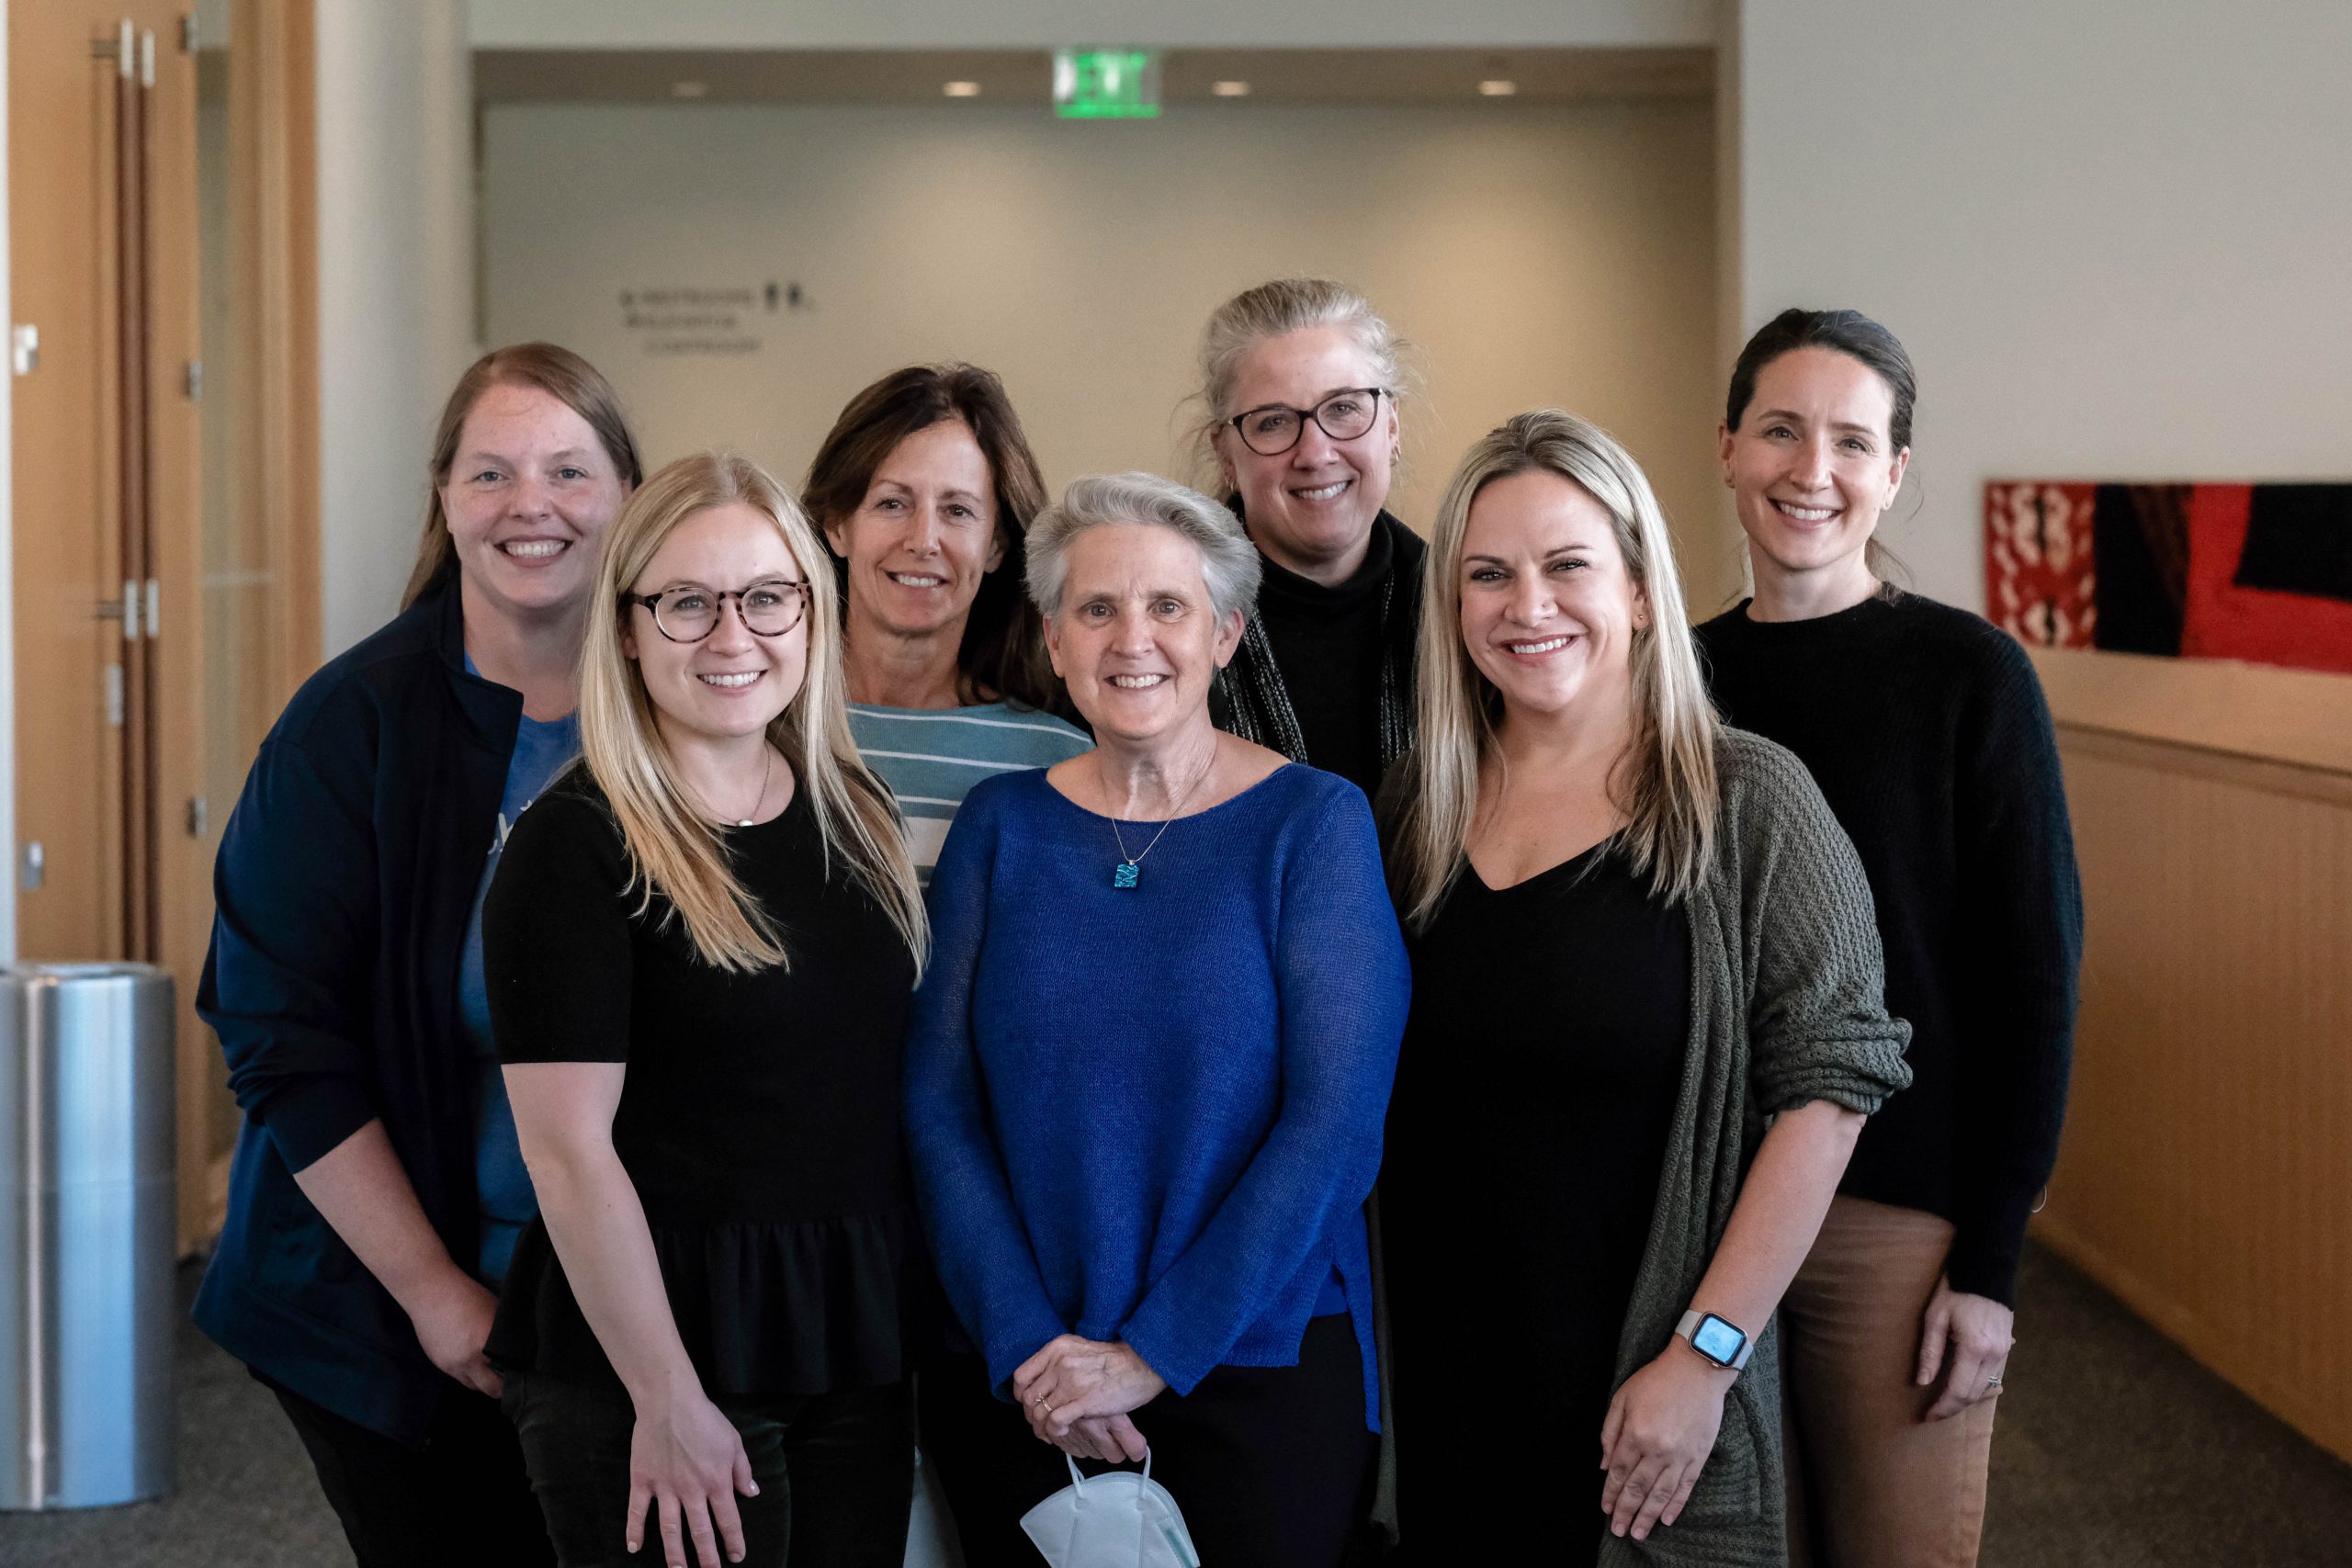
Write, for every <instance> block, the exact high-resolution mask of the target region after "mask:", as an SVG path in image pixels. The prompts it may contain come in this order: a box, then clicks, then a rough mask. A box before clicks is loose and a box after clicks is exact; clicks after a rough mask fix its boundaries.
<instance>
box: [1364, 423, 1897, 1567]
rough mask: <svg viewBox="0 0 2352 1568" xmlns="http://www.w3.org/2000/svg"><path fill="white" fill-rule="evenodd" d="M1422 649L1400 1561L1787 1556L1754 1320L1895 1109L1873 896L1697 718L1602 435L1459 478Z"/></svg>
mask: <svg viewBox="0 0 2352 1568" xmlns="http://www.w3.org/2000/svg"><path fill="white" fill-rule="evenodd" d="M1423 615H1424V617H1425V626H1426V629H1427V633H1428V635H1427V637H1426V639H1425V641H1424V645H1423V652H1422V662H1421V666H1420V676H1419V686H1418V691H1417V700H1418V705H1419V712H1418V715H1417V719H1418V728H1419V746H1418V748H1417V749H1416V750H1414V751H1413V752H1412V753H1410V754H1409V755H1408V758H1407V760H1406V761H1405V762H1404V763H1403V764H1401V766H1400V768H1399V770H1398V773H1397V776H1395V777H1393V778H1392V779H1391V781H1390V785H1389V789H1388V791H1387V792H1386V793H1385V799H1386V800H1387V801H1388V802H1390V803H1391V804H1392V806H1393V807H1394V809H1393V810H1392V811H1391V812H1390V813H1389V818H1388V824H1387V825H1388V828H1389V842H1390V859H1389V865H1390V874H1391V878H1392V883H1393V885H1394V888H1395V892H1396V894H1397V905H1398V908H1399V911H1400V912H1401V914H1402V915H1403V917H1404V923H1405V927H1406V932H1407V944H1408V950H1409V952H1410V954H1411V958H1412V966H1413V1001H1412V1010H1411V1014H1410V1020H1409V1021H1408V1025H1407V1030H1406V1036H1405V1043H1404V1048H1403V1055H1402V1057H1401V1060H1400V1064H1399V1067H1398V1077H1397V1093H1396V1097H1395V1099H1394V1100H1393V1101H1392V1105H1391V1110H1390V1114H1389V1122H1388V1155H1387V1159H1386V1163H1385V1165H1384V1166H1383V1168H1382V1175H1381V1194H1382V1209H1383V1214H1382V1219H1383V1226H1384V1234H1385V1241H1386V1249H1387V1250H1386V1258H1385V1263H1386V1269H1385V1273H1386V1279H1387V1281H1388V1301H1389V1305H1390V1309H1391V1325H1392V1326H1391V1333H1392V1346H1393V1350H1394V1358H1395V1359H1394V1366H1395V1379H1396V1384H1395V1390H1394V1398H1395V1402H1396V1404H1395V1410H1396V1433H1397V1481H1398V1490H1397V1512H1398V1523H1399V1525H1400V1527H1401V1530H1402V1541H1403V1545H1404V1548H1405V1550H1406V1551H1407V1552H1408V1553H1409V1554H1410V1555H1411V1558H1412V1559H1413V1560H1415V1561H1419V1562H1502V1561H1506V1560H1509V1559H1510V1558H1512V1557H1514V1556H1517V1555H1521V1551H1520V1548H1521V1547H1523V1543H1524V1542H1525V1541H1526V1540H1529V1539H1531V1538H1532V1532H1534V1531H1536V1530H1539V1529H1540V1530H1543V1531H1544V1532H1545V1533H1546V1534H1547V1535H1549V1536H1550V1537H1551V1538H1552V1539H1555V1540H1560V1541H1561V1542H1562V1545H1561V1548H1560V1551H1559V1552H1558V1554H1557V1556H1556V1557H1555V1558H1554V1559H1553V1560H1554V1561H1558V1562H1604V1563H1626V1562H1665V1563H1681V1562H1689V1563H1707V1564H1713V1565H1722V1564H1728V1563H1741V1564H1747V1563H1757V1564H1777V1563H1781V1562H1785V1561H1786V1549H1785V1546H1784V1544H1783V1539H1782V1527H1781V1480H1780V1476H1781V1453H1780V1433H1781V1425H1780V1410H1779V1398H1778V1393H1777V1381H1778V1375H1779V1374H1778V1367H1777V1364H1776V1356H1775V1351H1774V1343H1773V1338H1772V1334H1771V1327H1770V1325H1771V1321H1772V1312H1773V1308H1774V1306H1775V1305H1776V1304H1777V1303H1778V1302H1779V1301H1780V1298H1781V1292H1782V1291H1783V1290H1785V1289H1786V1288H1787V1286H1788V1282H1789V1279H1790V1276H1791V1275H1792V1274H1793V1273H1794V1272H1795V1271H1796V1268H1797V1265H1798V1263H1799V1262H1800V1261H1802V1260H1803V1258H1804V1254H1805V1249H1806V1248H1807V1247H1809V1246H1810V1245H1811V1243H1812V1241H1813V1237H1814V1234H1815V1231H1816V1230H1818V1229H1819V1228H1820V1224H1821V1218H1822V1214H1823V1213H1824V1212H1825V1211H1826V1209H1827V1207H1828V1205H1829V1200H1830V1197H1831V1195H1832V1193H1834V1192H1835V1191H1836V1190H1837V1186H1838V1175H1839V1173H1840V1172H1841V1171H1842V1170H1843V1169H1844V1168H1845V1165H1846V1159H1847V1156H1848V1155H1849V1153H1850V1152H1851V1151H1852V1149H1853V1145H1854V1137H1855V1134H1856V1133H1857V1132H1858V1131H1860V1127H1861V1124H1862V1120H1863V1118H1864V1117H1865V1116H1867V1115H1868V1114H1870V1113H1871V1111H1875V1110H1877V1108H1878V1106H1879V1104H1880V1102H1881V1101H1883V1100H1884V1099H1885V1098H1886V1097H1887V1096H1888V1095H1889V1094H1891V1093H1893V1092H1894V1090H1896V1089H1901V1088H1902V1087H1903V1086H1904V1085H1905V1083H1906V1082H1908V1081H1909V1077H1910V1074H1909V1072H1908V1070H1907V1069H1906V1068H1905V1066H1904V1063H1903V1047H1904V1043H1905V1038H1906V1036H1907V1033H1908V1032H1907V1030H1906V1028H1905V1025H1903V1024H1902V1023H1900V1022H1897V1021H1894V1020H1891V1019H1889V1018H1888V1017H1887V1015H1886V1012H1885V1010H1884V1009H1883V1007H1882V1006H1881V1002H1880V986H1881V974H1880V954H1879V944H1878V933H1877V931H1876V929H1875V927H1874V926H1873V924H1872V923H1871V895H1870V888H1869V886H1868V885H1867V884H1866V883H1865V882H1864V881H1863V879H1862V872H1861V867H1860V864H1859V863H1857V862H1856V860H1855V857H1854V852H1853V848H1852V846H1851V845H1850V844H1849V843H1848V842H1847V840H1846V837H1845V835H1844V834H1843V833H1841V832H1840V831H1839V830H1838V824H1837V822H1836V821H1835V819H1833V818H1831V817H1830V815H1829V812H1828V809H1827V807H1825V806H1824V805H1823V804H1822V800H1821V796H1820V794H1819V792H1817V791H1816V790H1815V788H1814V786H1813V783H1812V781H1811V779H1810V778H1809V777H1808V776H1807V775H1806V773H1805V771H1804V767H1803V766H1802V765H1801V764H1799V763H1798V762H1797V761H1796V760H1795V759H1794V758H1792V757H1791V756H1790V755H1789V754H1788V753H1787V752H1785V751H1783V750H1780V749H1779V748H1778V747H1776V746H1773V745H1771V744H1770V743H1769V742H1767V741H1764V740H1760V739H1757V738H1756V737H1754V736H1751V735H1747V734H1744V733H1742V732H1740V731H1738V730H1734V729H1726V728H1724V727H1723V726H1722V725H1720V724H1719V723H1718V722H1717V721H1716V719H1715V716H1714V713H1713V709H1712V708H1711V707H1709V705H1708V703H1707V695H1706V691H1705V688H1704V686H1703V685H1702V682H1701V679H1700V674H1699V667H1698V660H1697V658H1696V656H1695V655H1694V653H1693V652H1692V648H1691V634H1690V631H1689V629H1688V627H1687V626H1686V625H1685V623H1684V619H1683V610H1682V594H1681V590H1680V587H1679V584H1678V582H1677V580H1676V574H1675V568H1674V557H1673V551H1672V548H1671V546H1670V544H1669V541H1668V535H1667V531H1666V523H1665V519H1664V518H1663V517H1662V516H1661V515H1660V513H1659V511H1658V507H1657V501H1656V500H1655V499H1654V498H1653V496H1652V495H1651V492H1650V487H1649V483H1648V481H1647V480H1646V479H1645V478H1644V477H1643V475H1642V471H1641V469H1640V468H1638V467H1636V466H1635V464H1634V460H1633V459H1632V458H1631V457H1628V456H1627V455H1626V453H1625V451H1624V450H1623V448H1622V447H1620V446H1618V445H1617V444H1616V443H1615V442H1614V441H1612V440H1611V439H1610V438H1609V437H1608V436H1607V435H1605V434H1602V433H1601V432H1600V431H1599V430H1597V429H1595V428H1594V427H1593V426H1591V425H1589V424H1587V423H1584V422H1583V421H1582V420H1578V419H1576V418H1573V417H1572V416H1570V415H1567V414H1564V413H1560V412H1557V411H1554V410H1544V411H1539V412H1534V413H1528V414H1521V415H1520V416H1519V417H1518V418H1516V419H1513V420H1511V421H1510V423H1506V424H1504V425H1503V426H1501V427H1500V428H1499V429H1498V430H1496V431H1495V432H1493V433H1492V434H1489V435H1487V437H1486V438H1485V439H1484V440H1482V441H1480V442H1479V443H1478V444H1477V445H1476V446H1474V447H1473V448H1472V449H1471V451H1470V453H1469V455H1468V457H1465V458H1464V460H1463V463H1462V467H1461V468H1460V469H1459V470H1458V471H1457V472H1456V474H1455V475H1454V478H1453V483H1452V485H1451V487H1450V488H1449V489H1448V491H1447V492H1446V496H1445V500H1444V502H1443V503H1442V506H1441V508H1440V512H1439V515H1438V520H1437V526H1436V531H1435V535H1434V537H1433V538H1432V540H1431V542H1430V572H1429V579H1428V592H1427V595H1426V597H1425V599H1424V601H1423ZM1465 1351H1468V1352H1470V1353H1468V1354H1465ZM1498 1369H1499V1370H1501V1371H1503V1372H1504V1374H1505V1375H1504V1376H1503V1377H1502V1378H1500V1379H1498V1378H1497V1377H1496V1376H1495V1375H1494V1373H1495V1372H1496V1371H1497V1370H1498ZM1498 1394H1499V1395H1500V1396H1501V1403H1500V1404H1498ZM1506 1411H1507V1412H1508V1416H1507V1420H1508V1425H1509V1427H1510V1438H1509V1440H1497V1438H1498V1432H1499V1428H1500V1425H1501V1423H1499V1422H1498V1416H1501V1415H1503V1414H1504V1413H1505V1412H1506ZM1596 1457H1597V1458H1598V1460H1599V1461H1600V1463H1599V1467H1598V1468H1599V1472H1605V1473H1596V1472H1587V1473H1589V1474H1591V1475H1592V1476H1593V1482H1594V1489H1593V1492H1592V1493H1589V1494H1587V1495H1585V1496H1584V1497H1582V1498H1577V1497H1575V1496H1573V1495H1570V1496H1569V1497H1566V1498H1563V1497H1562V1495H1560V1492H1559V1481H1560V1478H1561V1477H1563V1476H1564V1475H1573V1474H1574V1473H1575V1472H1577V1470H1578V1469H1580V1468H1582V1467H1584V1466H1588V1465H1591V1464H1592V1463H1593V1461H1594V1460H1595V1459H1596ZM1595 1501H1597V1502H1598V1503H1599V1505H1600V1517H1599V1518H1598V1519H1597V1520H1596V1519H1594V1517H1593V1516H1592V1515H1591V1514H1589V1513H1586V1512H1584V1510H1585V1509H1587V1508H1589V1507H1590V1506H1592V1503H1593V1502H1595ZM1580 1517H1581V1518H1583V1519H1586V1520H1591V1521H1592V1522H1591V1523H1588V1524H1581V1525H1579V1524H1577V1522H1576V1521H1577V1519H1578V1518H1580ZM1636 1542H1639V1543H1641V1544H1639V1545H1636V1544H1635V1543H1636Z"/></svg>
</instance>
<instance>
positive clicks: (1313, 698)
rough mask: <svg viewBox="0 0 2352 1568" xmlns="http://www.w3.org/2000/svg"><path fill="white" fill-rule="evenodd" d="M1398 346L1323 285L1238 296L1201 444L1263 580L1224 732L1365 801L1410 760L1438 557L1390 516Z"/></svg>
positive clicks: (1221, 334) (1209, 333) (1284, 286)
mask: <svg viewBox="0 0 2352 1568" xmlns="http://www.w3.org/2000/svg"><path fill="white" fill-rule="evenodd" d="M1399 346H1400V345H1399V344H1398V341H1397V334H1396V333H1393V332H1391V331H1390V330H1389V328H1388V323H1387V322H1385V321H1382V320H1381V319H1380V318H1379V317H1378V316H1377V315H1375V314H1374V313H1373V309H1372V306H1371V304H1370V303H1369V302H1368V301H1367V300H1366V299H1364V297H1363V295H1361V294H1359V293H1357V292H1356V291H1355V290H1354V289H1352V288H1349V287H1348V286H1347V285H1345V284H1343V283H1333V282H1331V281H1329V280H1328V279H1325V278H1311V277H1286V278H1279V279H1276V280H1275V281H1274V282H1272V283H1261V284H1260V285H1259V286H1258V287H1257V288H1250V289H1245V290H1244V291H1242V292H1241V293H1239V294H1237V295H1235V296H1234V297H1233V298H1232V299H1228V300H1227V301H1226V302H1225V303H1224V304H1222V305H1220V306H1218V307H1217V308H1216V313H1215V314H1213V315H1211V316H1210V317H1209V324H1208V328H1207V330H1206V331H1205V332H1204V333H1203V334H1202V338H1201V390H1200V394H1199V396H1200V400H1201V402H1202V404H1203V405H1204V407H1205V408H1206V410H1207V419H1206V421H1205V422H1204V424H1203V425H1202V427H1201V429H1200V432H1199V435H1200V439H1201V443H1202V445H1203V446H1204V448H1205V451H1206V456H1207V457H1208V459H1209V461H1210V462H1212V463H1213V464H1214V465H1215V466H1216V472H1217V481H1218V483H1220V484H1221V485H1222V486H1223V487H1224V488H1223V489H1222V490H1220V491H1216V493H1217V494H1220V495H1223V496H1225V497H1226V498H1227V501H1226V504H1227V505H1228V506H1230V507H1231V508H1232V509H1233V512H1234V514H1235V515H1236V516H1238V517H1239V518H1240V519H1241V523H1242V526H1243V527H1244V528H1246V529H1248V530H1249V534H1250V543H1251V544H1253V545H1255V546H1257V547H1258V555H1259V558H1260V559H1261V562H1262V563H1263V565H1264V568H1265V576H1264V579H1263V581H1262V582H1261V586H1260V587H1259V590H1258V603H1257V605H1256V607H1255V608H1254V609H1252V610H1251V612H1250V618H1249V621H1248V624H1247V625H1246V626H1244V627H1243V628H1242V634H1241V646H1240V647H1239V648H1238V649H1235V651H1234V655H1233V660H1232V661H1231V662H1230V663H1229V664H1227V666H1226V667H1225V669H1224V670H1223V671H1220V672H1219V673H1218V676H1217V681H1216V685H1215V686H1214V687H1213V688H1211V691H1210V709H1209V711H1210V716H1211V717H1212V719H1213V720H1214V721H1215V722H1216V727H1217V728H1220V729H1225V730H1229V731H1231V732H1232V733H1233V734H1236V735H1238V736H1240V737H1241V738H1242V739H1244V740H1254V741H1256V742H1258V744H1260V745H1261V746H1265V747H1268V748H1270V749H1271V750H1276V751H1279V752H1281V753H1282V754H1283V756H1285V757H1288V758H1289V759H1290V760H1291V761H1294V762H1307V763H1311V764H1312V765H1313V766H1315V767H1318V768H1321V769H1322V770H1324V771H1325V772H1326V773H1337V774H1339V775H1340V777H1341V778H1344V779H1347V780H1350V781H1351V782H1352V783H1353V784H1355V785H1356V787H1357V788H1359V789H1361V790H1363V792H1364V794H1366V795H1371V794H1374V792H1375V791H1376V790H1377V789H1378V788H1379V786H1380V778H1381V775H1382V773H1385V771H1386V770H1387V768H1388V765H1389V764H1390V763H1391V762H1394V761H1396V760H1397V758H1398V757H1400V756H1402V755H1403V754H1404V753H1405V750H1406V749H1407V748H1408V747H1409V746H1410V745H1411V744H1412V740H1413V660H1414V654H1415V650H1416V649H1417V648H1418V647H1419V642H1420V626H1421V558H1422V556H1423V554H1424V553H1425V551H1424V547H1423V546H1422V544H1421V541H1420V538H1419V536H1417V535H1416V534H1414V532H1413V531H1412V530H1411V529H1410V528H1408V527H1406V526H1405V525H1404V524H1402V523H1400V522H1398V521H1397V519H1396V518H1395V517H1394V516H1392V515H1390V513H1388V511H1387V510H1386V508H1387V504H1388V484H1389V480H1390V479H1391V478H1393V477H1394V474H1395V471H1396V467H1397V455H1398V442H1399V440H1400V439H1401V436H1400V427H1399V425H1398V423H1397V382H1398V380H1399V379H1400V374H1399V367H1398V364H1397V350H1398V348H1399Z"/></svg>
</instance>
